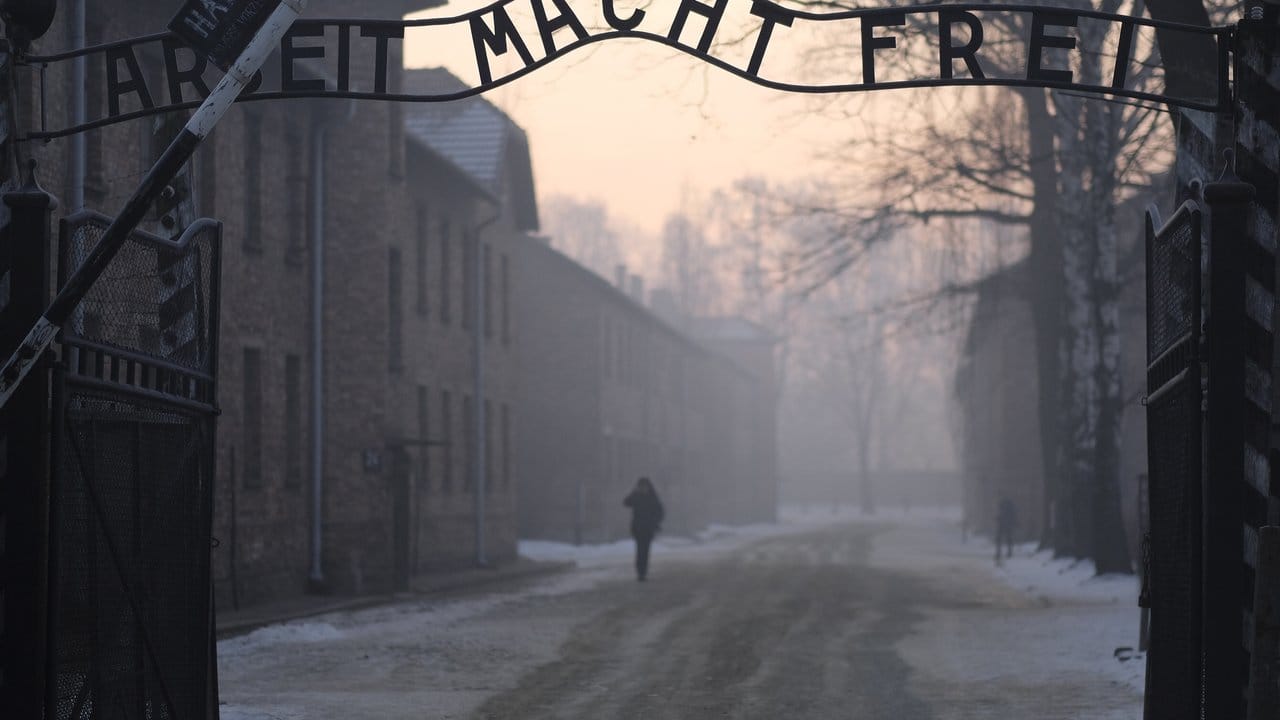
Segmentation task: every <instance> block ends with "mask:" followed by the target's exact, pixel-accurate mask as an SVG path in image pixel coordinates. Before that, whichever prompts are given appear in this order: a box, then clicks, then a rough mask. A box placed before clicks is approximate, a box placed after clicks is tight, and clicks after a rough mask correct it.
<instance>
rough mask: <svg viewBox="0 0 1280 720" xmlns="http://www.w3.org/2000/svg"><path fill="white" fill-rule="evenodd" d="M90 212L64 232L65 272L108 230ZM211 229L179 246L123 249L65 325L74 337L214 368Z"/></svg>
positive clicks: (135, 244) (134, 245)
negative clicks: (182, 247) (87, 216)
mask: <svg viewBox="0 0 1280 720" xmlns="http://www.w3.org/2000/svg"><path fill="white" fill-rule="evenodd" d="M106 225H107V218H105V217H104V218H98V217H89V218H87V219H86V220H85V221H84V222H81V223H77V224H75V225H73V226H70V227H68V228H65V229H64V231H63V247H62V262H63V268H64V273H66V272H69V269H70V268H74V267H77V266H79V264H80V262H81V261H82V260H83V259H84V257H85V256H86V255H88V253H89V251H90V250H92V249H93V247H94V246H95V245H97V244H98V241H99V240H100V239H101V238H102V234H103V233H104V232H105V230H106ZM216 240H217V233H216V232H212V231H211V232H204V233H201V234H199V235H197V236H196V237H195V239H194V240H193V241H192V242H191V244H190V245H189V247H188V248H185V249H183V250H182V251H179V250H178V249H176V248H174V247H173V246H172V245H170V244H169V243H165V242H163V241H155V242H129V243H125V245H124V246H123V247H121V249H120V252H119V253H117V254H116V256H115V258H114V259H113V260H112V261H111V264H110V265H108V266H107V269H106V271H105V272H104V273H103V274H102V277H100V278H99V279H98V281H97V282H96V283H94V285H93V287H92V288H90V290H89V292H88V293H86V295H85V297H84V300H83V301H81V303H80V306H79V308H78V309H77V310H76V311H75V312H74V313H73V314H72V316H71V319H70V321H69V323H68V326H69V329H70V331H71V332H72V333H73V334H74V335H75V336H76V337H78V338H80V339H83V340H88V341H90V342H95V343H101V344H105V345H110V346H112V347H116V348H120V349H123V350H128V351H132V352H137V353H142V354H146V355H148V356H152V357H156V358H161V359H164V360H166V361H168V362H171V363H174V364H176V365H179V366H181V367H183V368H186V369H189V370H195V371H206V372H209V371H211V362H212V356H213V353H212V350H211V349H212V345H213V342H214V338H213V317H214V316H213V307H214V305H213V302H212V294H213V292H214V282H213V280H214V278H213V277H212V273H213V272H214V268H215V267H216V266H215V263H214V252H215V248H214V245H215V243H216Z"/></svg>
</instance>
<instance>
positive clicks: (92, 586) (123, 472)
mask: <svg viewBox="0 0 1280 720" xmlns="http://www.w3.org/2000/svg"><path fill="white" fill-rule="evenodd" d="M210 431H211V422H210V421H209V419H208V418H206V417H201V415H200V414H199V413H195V412H182V411H175V410H174V409H172V408H166V407H163V406H162V405H160V404H156V403H149V402H145V401H137V400H126V399H122V398H120V397H113V396H112V395H111V394H109V393H101V392H94V391H84V390H77V391H73V392H72V393H71V394H70V397H68V400H67V405H66V433H65V435H64V437H63V442H62V446H61V448H60V451H59V454H58V457H57V462H58V485H57V488H56V490H55V493H56V501H55V502H56V507H57V511H56V512H57V519H58V522H57V530H56V532H57V538H56V541H57V543H58V548H59V551H58V563H57V578H56V582H57V585H56V588H57V600H56V602H57V604H58V621H57V625H58V632H57V633H56V641H55V647H54V652H55V653H56V656H55V657H56V661H57V670H58V671H57V676H56V683H57V687H58V692H57V698H58V702H57V707H56V709H55V713H54V717H55V718H58V719H59V720H62V719H72V718H74V719H77V720H78V719H79V718H95V720H96V719H99V718H101V719H104V720H105V719H108V718H174V719H175V720H176V719H177V718H194V717H199V716H200V714H201V713H203V708H204V704H205V697H204V695H205V682H204V679H205V678H204V674H205V671H206V669H207V663H208V636H209V635H208V634H209V626H208V618H209V586H208V582H207V578H208V568H207V563H208V557H209V512H208V501H207V498H208V493H207V488H206V487H205V483H207V482H209V478H207V477H206V476H205V475H204V473H203V472H202V471H201V468H202V466H204V465H205V464H206V463H205V462H204V461H205V460H206V455H207V453H208V452H209V450H210V439H211V432H210Z"/></svg>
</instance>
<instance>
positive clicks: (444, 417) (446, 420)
mask: <svg viewBox="0 0 1280 720" xmlns="http://www.w3.org/2000/svg"><path fill="white" fill-rule="evenodd" d="M440 442H442V443H443V444H444V459H443V461H442V463H441V468H440V471H441V472H440V489H441V490H443V491H444V492H446V493H447V492H449V491H451V490H453V396H452V395H451V394H450V393H449V391H448V390H445V391H443V392H441V393H440Z"/></svg>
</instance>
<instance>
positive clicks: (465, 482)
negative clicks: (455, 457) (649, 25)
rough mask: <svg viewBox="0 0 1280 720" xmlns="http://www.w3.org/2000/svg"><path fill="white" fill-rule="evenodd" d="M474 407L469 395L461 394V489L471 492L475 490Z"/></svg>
mask: <svg viewBox="0 0 1280 720" xmlns="http://www.w3.org/2000/svg"><path fill="white" fill-rule="evenodd" d="M475 435H476V433H475V408H473V407H472V406H471V396H470V395H463V396H462V438H463V443H462V451H463V454H464V457H463V458H462V489H463V491H464V492H472V491H474V490H475V487H474V486H475V483H474V482H473V480H474V477H473V475H474V470H475V468H474V467H473V466H474V465H475V462H474V459H475V452H476V447H475Z"/></svg>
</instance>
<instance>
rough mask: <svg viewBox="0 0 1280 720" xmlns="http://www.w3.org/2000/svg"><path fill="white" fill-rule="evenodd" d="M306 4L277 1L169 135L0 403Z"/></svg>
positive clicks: (25, 344) (2, 383)
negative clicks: (222, 73) (209, 89)
mask: <svg viewBox="0 0 1280 720" xmlns="http://www.w3.org/2000/svg"><path fill="white" fill-rule="evenodd" d="M305 5H306V0H281V4H280V6H279V7H277V8H276V9H275V11H273V12H272V13H271V16H270V17H268V18H267V21H266V23H265V24H264V25H263V26H262V29H261V30H259V31H258V32H257V34H256V35H254V37H253V39H252V40H251V41H249V45H248V47H246V48H245V50H244V52H242V53H241V54H240V57H239V58H238V59H237V60H236V62H235V64H234V65H232V66H231V68H230V69H229V70H228V71H227V74H226V75H225V76H223V78H222V80H221V81H220V82H219V83H218V86H217V87H216V88H214V90H213V92H212V93H210V94H209V97H208V98H207V99H206V100H205V101H204V102H203V103H202V104H201V105H200V107H199V109H197V110H196V111H195V113H194V114H193V115H192V116H191V119H190V120H189V121H187V124H186V126H185V127H183V129H182V132H180V133H178V137H176V138H174V140H173V142H172V143H170V144H169V147H167V148H165V151H164V153H163V154H162V155H161V156H160V159H159V160H157V161H156V164H155V165H154V166H152V168H151V169H150V170H149V171H148V172H147V175H146V177H144V178H143V179H142V184H141V185H139V186H138V189H137V190H135V191H134V193H133V196H132V197H130V198H129V201H128V202H127V203H125V206H124V209H122V210H121V211H120V214H119V215H117V216H116V218H115V219H114V220H112V221H111V225H109V226H108V227H107V229H106V231H105V232H104V233H103V235H102V238H101V240H99V241H98V244H97V245H95V246H94V248H93V250H91V251H90V252H89V255H88V256H87V257H86V258H85V260H84V263H83V264H82V265H81V266H80V267H79V268H78V269H77V270H76V272H75V273H74V274H73V275H72V276H71V277H70V278H69V279H68V280H67V283H66V284H65V285H64V286H63V288H62V290H61V291H59V292H58V295H57V296H56V297H55V298H54V299H53V303H52V304H51V305H50V306H49V308H48V309H47V310H45V312H44V314H43V315H42V316H41V317H40V318H39V319H38V320H37V321H36V322H35V324H34V326H33V327H32V328H31V330H30V332H28V333H27V336H26V338H25V339H24V340H23V341H22V344H21V345H20V346H19V347H18V349H17V350H16V351H15V352H14V353H13V355H12V356H11V357H10V358H9V359H8V361H6V362H5V364H4V367H3V369H0V407H2V406H3V405H4V404H5V403H7V402H9V398H10V397H12V395H13V393H14V390H15V389H16V388H17V387H18V385H19V384H20V383H21V382H22V379H23V378H24V377H26V375H27V373H29V372H30V371H31V368H32V366H33V365H35V362H36V359H37V358H38V357H39V356H40V355H41V354H42V353H43V352H44V351H45V350H47V349H48V348H49V346H50V345H51V344H52V343H53V338H54V336H55V335H57V333H58V328H59V326H60V325H62V324H63V323H64V322H66V320H67V317H68V316H69V315H70V314H71V311H72V310H74V309H75V307H76V306H77V305H79V303H80V299H81V298H82V297H84V294H85V292H87V291H88V289H89V288H90V287H91V286H92V285H93V283H94V281H96V280H97V279H98V276H100V275H101V274H102V272H103V271H104V270H106V268H107V265H108V264H110V262H111V259H112V258H113V257H115V254H116V252H117V251H119V250H120V247H121V245H123V244H124V241H125V240H126V239H128V237H129V234H130V233H132V232H133V230H134V228H136V227H137V226H138V223H139V222H141V221H142V218H143V217H144V216H145V215H146V213H147V210H148V209H149V208H150V207H151V205H152V204H153V203H154V202H155V200H156V198H158V197H159V196H160V193H161V192H163V191H164V189H165V187H166V186H167V185H168V183H169V181H170V180H172V179H173V176H174V175H176V174H177V173H178V170H179V169H181V168H182V166H183V165H184V164H185V163H186V162H187V160H188V159H189V158H190V157H191V154H192V153H193V152H195V149H196V147H197V146H199V145H200V141H202V140H204V138H205V137H206V136H208V134H209V133H210V132H212V131H213V128H214V126H215V125H216V124H217V123H218V121H219V120H221V119H222V116H223V115H225V114H226V112H227V109H228V108H230V107H231V104H232V103H234V102H235V101H236V98H237V97H239V96H240V92H241V91H242V90H244V88H245V86H246V85H248V84H249V81H250V79H251V78H252V77H253V74H254V72H256V71H257V69H258V68H259V67H260V66H261V65H262V63H263V61H265V60H266V58H267V55H269V54H270V53H271V51H272V50H273V49H274V48H275V47H276V46H277V45H278V44H279V43H280V39H281V38H283V37H284V34H285V33H286V32H287V31H288V30H289V28H290V27H291V26H292V25H293V21H294V20H295V19H297V17H298V15H299V14H300V13H301V12H302V9H303V7H305Z"/></svg>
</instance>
